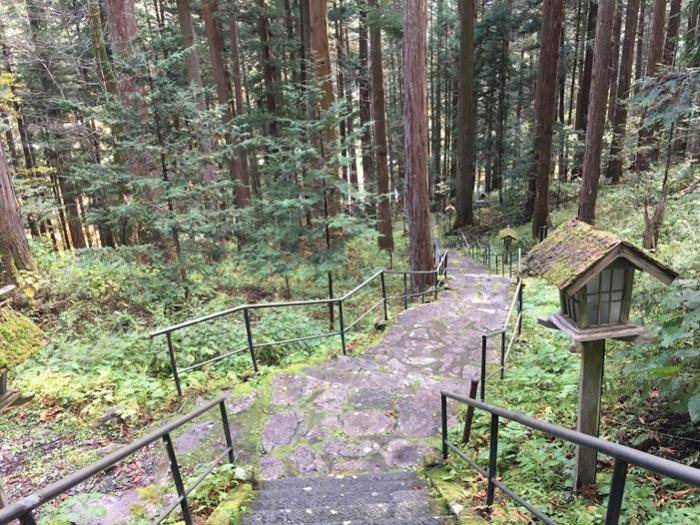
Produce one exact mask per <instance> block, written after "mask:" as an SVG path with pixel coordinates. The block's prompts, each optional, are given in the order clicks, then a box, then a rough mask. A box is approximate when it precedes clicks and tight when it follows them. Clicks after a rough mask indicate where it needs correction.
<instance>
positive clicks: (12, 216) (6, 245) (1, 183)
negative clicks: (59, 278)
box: [0, 140, 36, 278]
mask: <svg viewBox="0 0 700 525" xmlns="http://www.w3.org/2000/svg"><path fill="white" fill-rule="evenodd" d="M0 217H2V220H1V221H0V262H2V266H3V267H4V268H5V270H6V271H8V272H9V273H10V276H11V277H13V278H16V277H17V276H18V272H19V271H21V270H29V271H33V270H36V264H35V263H34V259H33V258H32V253H31V251H30V250H29V243H28V242H27V237H26V235H25V233H24V226H23V225H22V217H21V215H20V209H19V204H18V203H17V198H16V197H15V190H14V187H13V185H12V175H11V174H10V166H9V165H8V163H7V158H6V157H5V147H4V146H3V144H2V141H1V140H0Z"/></svg>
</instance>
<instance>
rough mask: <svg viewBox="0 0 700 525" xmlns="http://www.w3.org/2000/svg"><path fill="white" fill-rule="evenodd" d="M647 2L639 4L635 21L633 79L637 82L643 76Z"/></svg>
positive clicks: (645, 0) (642, 0) (643, 0)
mask: <svg viewBox="0 0 700 525" xmlns="http://www.w3.org/2000/svg"><path fill="white" fill-rule="evenodd" d="M646 2H647V0H641V2H639V18H638V19H637V20H638V22H637V53H636V55H635V59H634V62H635V64H634V79H635V80H639V79H640V78H642V77H643V76H644V24H645V23H646V18H645V12H646Z"/></svg>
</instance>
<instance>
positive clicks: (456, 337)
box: [229, 254, 510, 479]
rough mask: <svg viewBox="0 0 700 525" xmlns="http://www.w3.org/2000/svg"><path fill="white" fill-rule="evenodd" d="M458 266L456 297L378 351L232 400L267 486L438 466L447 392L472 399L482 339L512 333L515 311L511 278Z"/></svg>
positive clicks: (453, 259)
mask: <svg viewBox="0 0 700 525" xmlns="http://www.w3.org/2000/svg"><path fill="white" fill-rule="evenodd" d="M449 263H450V265H449V268H448V276H449V281H448V286H449V289H448V290H445V291H443V292H441V293H440V296H439V299H438V301H436V302H432V303H426V304H418V305H415V306H412V307H411V308H409V309H408V310H406V311H403V312H401V313H400V314H399V316H398V319H397V320H396V323H395V324H394V325H393V326H392V328H391V329H390V330H389V331H388V332H387V334H386V336H385V337H384V339H383V340H382V341H381V343H379V344H378V345H376V346H374V347H372V348H370V349H368V350H366V351H365V352H363V353H362V354H361V355H359V356H348V357H342V356H341V357H338V358H336V359H330V360H328V361H325V362H323V363H321V364H319V365H315V366H310V367H308V368H306V369H304V370H303V371H302V372H301V373H299V374H295V375H291V374H278V375H276V376H275V377H273V379H272V393H271V395H267V396H266V398H265V399H263V397H264V396H263V394H261V393H259V392H253V393H250V394H249V395H248V396H244V397H239V398H237V399H232V400H231V401H230V404H229V409H230V413H231V420H232V426H233V428H234V435H235V436H236V441H237V443H236V444H235V446H237V448H238V450H242V451H243V454H244V455H249V456H250V458H252V457H253V456H254V455H256V454H260V455H261V457H260V471H261V476H262V478H263V479H278V478H291V477H313V476H322V475H328V474H332V475H345V474H356V473H375V472H384V471H391V470H396V469H400V468H407V467H414V466H417V465H421V464H423V463H426V462H430V461H431V460H432V459H433V458H436V455H437V452H436V450H435V444H436V442H435V438H436V436H437V435H438V433H439V428H440V390H449V391H452V392H462V393H466V392H467V390H468V385H469V379H470V378H471V377H473V376H475V375H478V371H479V361H480V352H481V334H482V333H484V332H486V331H491V330H494V329H497V328H498V327H499V326H502V324H503V321H504V319H505V315H506V314H507V308H508V305H509V285H510V280H509V279H507V278H502V277H494V276H490V275H486V274H485V272H484V270H483V269H482V268H481V267H479V266H477V265H475V263H474V262H473V261H471V260H470V259H468V258H466V257H463V256H459V255H452V254H451V255H450V260H449ZM490 358H491V359H494V358H495V355H491V356H490ZM253 414H257V416H255V418H256V421H253V420H252V417H253ZM264 414H267V419H266V420H265V421H264V422H261V421H259V418H260V417H264ZM260 424H262V427H260ZM252 427H256V429H257V430H255V429H253V428H252ZM256 431H257V432H258V434H257V435H255V432H256ZM251 444H253V445H255V444H257V445H258V447H259V448H258V447H256V448H257V450H250V448H251ZM246 446H247V448H248V450H247V454H246Z"/></svg>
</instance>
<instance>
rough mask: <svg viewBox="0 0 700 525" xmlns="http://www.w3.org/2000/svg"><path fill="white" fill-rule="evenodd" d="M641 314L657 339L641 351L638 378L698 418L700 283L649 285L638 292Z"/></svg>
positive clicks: (696, 420) (699, 414)
mask: <svg viewBox="0 0 700 525" xmlns="http://www.w3.org/2000/svg"><path fill="white" fill-rule="evenodd" d="M639 297H640V299H641V304H640V305H639V306H640V307H641V308H642V311H643V314H644V316H645V318H646V319H648V320H649V321H650V322H654V324H655V326H654V333H655V335H656V336H657V338H658V339H657V342H656V343H655V344H653V345H649V346H647V347H645V348H644V349H643V350H642V355H643V361H640V362H639V364H638V365H637V368H636V373H637V377H638V379H639V380H640V381H642V382H643V383H644V384H645V385H646V386H647V387H648V388H653V387H658V388H659V390H660V392H661V393H662V394H663V396H664V397H665V398H666V399H667V400H668V401H669V402H670V403H671V406H672V407H673V408H675V409H676V410H678V411H686V410H687V412H688V413H689V415H690V417H691V420H692V421H693V422H694V423H697V422H698V421H700V282H699V281H697V280H680V281H677V282H675V283H673V285H672V286H671V288H670V289H669V290H664V289H661V288H660V287H659V286H654V285H650V286H648V287H646V288H645V289H644V290H643V291H642V293H640V294H639Z"/></svg>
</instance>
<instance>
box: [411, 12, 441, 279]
mask: <svg viewBox="0 0 700 525" xmlns="http://www.w3.org/2000/svg"><path fill="white" fill-rule="evenodd" d="M427 11H428V9H427V5H426V0H405V10H404V25H403V28H404V31H403V34H404V45H403V68H404V95H405V99H404V133H405V137H404V141H405V151H406V153H405V154H406V213H407V218H408V229H409V248H410V252H411V269H412V270H414V271H428V270H432V269H433V254H432V239H431V233H430V195H429V187H428V165H427V161H428V112H427V93H426V88H427V87H426V83H427V78H426V76H427V75H426V58H427V55H426V53H427V45H426V31H427V25H428V13H427ZM412 282H413V289H414V290H415V291H423V290H425V289H426V288H427V287H428V286H429V285H430V284H432V283H433V282H434V279H433V275H432V274H430V273H420V274H413V275H412Z"/></svg>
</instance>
